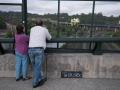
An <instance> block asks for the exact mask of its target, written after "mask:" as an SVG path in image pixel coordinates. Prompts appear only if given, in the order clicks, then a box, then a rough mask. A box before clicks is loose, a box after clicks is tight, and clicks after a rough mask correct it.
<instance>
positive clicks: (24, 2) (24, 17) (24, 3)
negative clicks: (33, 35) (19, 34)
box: [22, 0, 27, 34]
mask: <svg viewBox="0 0 120 90" xmlns="http://www.w3.org/2000/svg"><path fill="white" fill-rule="evenodd" d="M22 23H23V24H24V26H25V33H26V34H27V0H22Z"/></svg>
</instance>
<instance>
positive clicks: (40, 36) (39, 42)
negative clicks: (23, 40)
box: [29, 26, 51, 49]
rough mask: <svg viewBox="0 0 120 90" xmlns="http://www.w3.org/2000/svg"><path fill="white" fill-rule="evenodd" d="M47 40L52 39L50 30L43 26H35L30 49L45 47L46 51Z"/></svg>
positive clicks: (32, 31) (32, 30)
mask: <svg viewBox="0 0 120 90" xmlns="http://www.w3.org/2000/svg"><path fill="white" fill-rule="evenodd" d="M46 39H48V40H50V39H51V35H50V34H49V32H48V29H46V28H45V27H42V26H34V27H32V28H31V31H30V40H29V47H43V48H44V49H45V48H46Z"/></svg>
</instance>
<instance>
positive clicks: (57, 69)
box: [0, 53, 120, 78]
mask: <svg viewBox="0 0 120 90" xmlns="http://www.w3.org/2000/svg"><path fill="white" fill-rule="evenodd" d="M47 67H48V70H47V71H48V77H49V78H60V77H61V71H82V72H83V78H120V54H103V55H92V54H88V53H84V54H83V53H80V54H75V53H74V54H55V53H54V54H48V55H47ZM0 77H15V57H14V55H10V54H6V55H1V56H0Z"/></svg>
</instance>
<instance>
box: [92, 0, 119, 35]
mask: <svg viewBox="0 0 120 90" xmlns="http://www.w3.org/2000/svg"><path fill="white" fill-rule="evenodd" d="M94 17H95V27H94V32H93V34H94V36H95V37H119V36H120V2H110V1H109V2H108V1H101V2H99V1H96V8H95V16H94Z"/></svg>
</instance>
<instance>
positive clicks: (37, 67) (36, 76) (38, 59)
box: [29, 48, 44, 85]
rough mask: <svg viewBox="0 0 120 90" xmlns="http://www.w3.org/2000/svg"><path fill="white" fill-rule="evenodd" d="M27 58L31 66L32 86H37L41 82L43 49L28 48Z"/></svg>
mask: <svg viewBox="0 0 120 90" xmlns="http://www.w3.org/2000/svg"><path fill="white" fill-rule="evenodd" d="M29 57H30V60H31V63H32V66H33V85H37V84H38V83H39V81H41V80H42V75H43V71H42V64H43V61H44V49H43V48H30V49H29Z"/></svg>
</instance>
